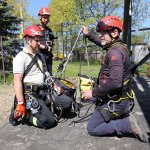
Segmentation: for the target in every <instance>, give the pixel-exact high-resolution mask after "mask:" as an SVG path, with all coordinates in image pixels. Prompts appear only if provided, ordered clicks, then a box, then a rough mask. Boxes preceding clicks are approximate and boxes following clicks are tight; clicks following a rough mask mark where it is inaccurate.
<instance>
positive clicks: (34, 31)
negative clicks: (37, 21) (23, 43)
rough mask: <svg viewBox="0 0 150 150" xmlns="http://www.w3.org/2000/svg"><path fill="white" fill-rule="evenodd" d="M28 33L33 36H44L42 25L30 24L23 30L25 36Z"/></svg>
mask: <svg viewBox="0 0 150 150" xmlns="http://www.w3.org/2000/svg"><path fill="white" fill-rule="evenodd" d="M27 35H28V36H31V37H34V36H42V30H41V28H40V27H38V26H36V25H31V26H28V27H27V28H26V29H25V30H24V32H23V37H25V36H27Z"/></svg>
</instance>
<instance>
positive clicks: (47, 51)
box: [37, 7, 55, 74]
mask: <svg viewBox="0 0 150 150" xmlns="http://www.w3.org/2000/svg"><path fill="white" fill-rule="evenodd" d="M50 15H51V13H50V11H49V8H47V7H42V8H41V9H40V10H39V13H38V16H39V17H40V23H39V24H37V26H39V27H40V28H41V30H42V32H43V38H42V40H41V44H40V51H41V53H42V54H43V55H44V57H45V59H46V63H47V67H48V71H49V73H50V74H52V61H53V53H52V49H53V46H54V39H55V37H54V35H53V32H52V30H51V29H50V28H49V27H47V24H48V23H49V18H50Z"/></svg>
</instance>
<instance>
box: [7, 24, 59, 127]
mask: <svg viewBox="0 0 150 150" xmlns="http://www.w3.org/2000/svg"><path fill="white" fill-rule="evenodd" d="M42 36H43V34H42V30H41V28H39V27H38V26H35V25H31V26H28V27H27V28H26V29H25V30H24V35H23V37H24V38H25V47H24V48H23V50H22V51H21V52H19V53H18V54H17V55H16V57H15V58H14V60H13V74H14V91H15V100H14V109H13V110H12V112H11V115H10V118H9V121H10V123H11V124H12V125H14V126H15V125H18V124H20V123H21V122H23V123H30V124H33V125H35V126H37V127H40V128H51V127H53V126H54V125H55V124H56V121H55V119H54V115H53V113H52V112H51V111H50V110H49V108H48V107H47V105H46V104H45V102H44V100H45V99H42V97H41V95H40V91H41V89H42V87H43V84H44V80H45V73H46V71H47V70H46V67H45V66H46V63H45V60H44V57H43V55H42V54H40V53H38V51H39V48H40V41H41V38H42Z"/></svg>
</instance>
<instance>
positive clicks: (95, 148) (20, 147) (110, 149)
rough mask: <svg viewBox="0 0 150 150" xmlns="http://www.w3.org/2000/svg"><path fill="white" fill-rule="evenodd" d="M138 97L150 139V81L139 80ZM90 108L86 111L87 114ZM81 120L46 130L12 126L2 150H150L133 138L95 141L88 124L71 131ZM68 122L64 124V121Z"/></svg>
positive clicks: (2, 130) (2, 132)
mask: <svg viewBox="0 0 150 150" xmlns="http://www.w3.org/2000/svg"><path fill="white" fill-rule="evenodd" d="M135 82H136V84H134V89H135V91H136V94H137V101H136V106H135V108H134V111H135V113H134V116H135V117H136V118H137V120H138V122H139V124H140V126H141V127H142V128H144V129H145V131H146V132H147V133H148V134H149V135H150V115H149V113H150V78H149V79H148V78H136V79H135ZM85 110H86V107H85V108H84V109H83V113H84V112H85ZM73 119H74V120H76V119H77V118H70V119H68V120H67V121H65V122H62V123H59V124H58V126H56V127H55V128H53V129H49V130H43V129H38V128H35V127H32V126H31V127H29V126H26V125H19V126H17V127H13V126H11V125H10V124H9V123H7V124H5V125H4V126H2V127H0V150H149V149H150V140H149V143H146V144H145V143H141V142H139V141H137V140H136V139H135V138H132V137H122V138H117V137H92V136H89V135H88V133H87V131H86V125H87V122H82V123H79V124H76V125H75V126H72V127H69V126H68V125H69V123H70V122H71V121H72V120H73ZM63 121H64V120H63Z"/></svg>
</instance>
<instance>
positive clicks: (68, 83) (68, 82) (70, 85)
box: [60, 79, 76, 89]
mask: <svg viewBox="0 0 150 150" xmlns="http://www.w3.org/2000/svg"><path fill="white" fill-rule="evenodd" d="M60 81H61V82H62V83H64V84H65V85H66V86H68V87H70V88H72V89H76V86H75V85H74V84H73V83H71V82H70V81H68V80H63V79H61V80H60Z"/></svg>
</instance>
